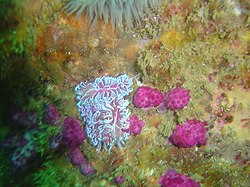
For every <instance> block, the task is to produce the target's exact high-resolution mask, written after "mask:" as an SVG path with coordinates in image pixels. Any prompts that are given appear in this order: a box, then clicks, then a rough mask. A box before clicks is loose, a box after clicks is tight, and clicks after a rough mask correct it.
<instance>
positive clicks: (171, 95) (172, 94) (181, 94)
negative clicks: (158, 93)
mask: <svg viewBox="0 0 250 187" xmlns="http://www.w3.org/2000/svg"><path fill="white" fill-rule="evenodd" d="M189 101H190V94H189V90H187V89H185V88H181V87H178V88H174V89H172V90H170V91H168V92H167V94H166V96H165V98H164V106H165V107H166V109H170V110H181V109H183V108H184V107H185V106H187V105H188V103H189Z"/></svg>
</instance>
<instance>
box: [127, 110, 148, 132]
mask: <svg viewBox="0 0 250 187" xmlns="http://www.w3.org/2000/svg"><path fill="white" fill-rule="evenodd" d="M129 123H130V126H129V128H128V129H125V130H124V131H125V132H128V133H130V134H132V135H139V134H140V133H141V131H142V127H143V126H144V125H145V123H144V121H142V120H140V119H139V118H138V116H137V115H135V114H134V115H132V116H130V118H129Z"/></svg>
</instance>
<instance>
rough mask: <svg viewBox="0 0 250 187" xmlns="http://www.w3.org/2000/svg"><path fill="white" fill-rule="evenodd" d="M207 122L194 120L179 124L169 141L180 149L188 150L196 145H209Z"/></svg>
mask: <svg viewBox="0 0 250 187" xmlns="http://www.w3.org/2000/svg"><path fill="white" fill-rule="evenodd" d="M207 125H208V124H207V122H201V121H199V120H197V119H192V120H188V119H186V121H185V122H184V124H177V125H176V127H175V129H174V131H173V133H172V135H171V136H170V138H169V140H170V141H171V142H172V143H173V144H174V145H175V146H177V147H179V148H188V147H193V146H195V145H197V146H201V145H203V146H204V145H206V143H207V131H208V129H207V128H206V126H207Z"/></svg>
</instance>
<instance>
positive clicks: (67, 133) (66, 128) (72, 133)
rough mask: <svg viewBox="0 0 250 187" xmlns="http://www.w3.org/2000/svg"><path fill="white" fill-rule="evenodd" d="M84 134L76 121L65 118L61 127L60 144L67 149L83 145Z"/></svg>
mask: <svg viewBox="0 0 250 187" xmlns="http://www.w3.org/2000/svg"><path fill="white" fill-rule="evenodd" d="M84 140H85V134H84V132H83V129H82V126H81V125H80V124H79V122H78V120H77V119H72V118H69V117H68V118H66V119H65V120H64V123H63V127H62V142H63V143H64V144H65V145H66V146H67V147H68V148H75V147H78V146H80V145H81V144H83V142H84Z"/></svg>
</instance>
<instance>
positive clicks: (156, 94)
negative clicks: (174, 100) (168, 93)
mask: <svg viewBox="0 0 250 187" xmlns="http://www.w3.org/2000/svg"><path fill="white" fill-rule="evenodd" d="M163 98H164V97H163V94H162V93H161V92H160V91H159V90H157V89H155V88H150V87H148V86H141V87H139V88H138V89H137V90H136V92H135V94H134V97H133V103H134V105H135V106H136V107H137V108H150V107H156V106H158V105H160V104H161V103H162V102H163Z"/></svg>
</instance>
